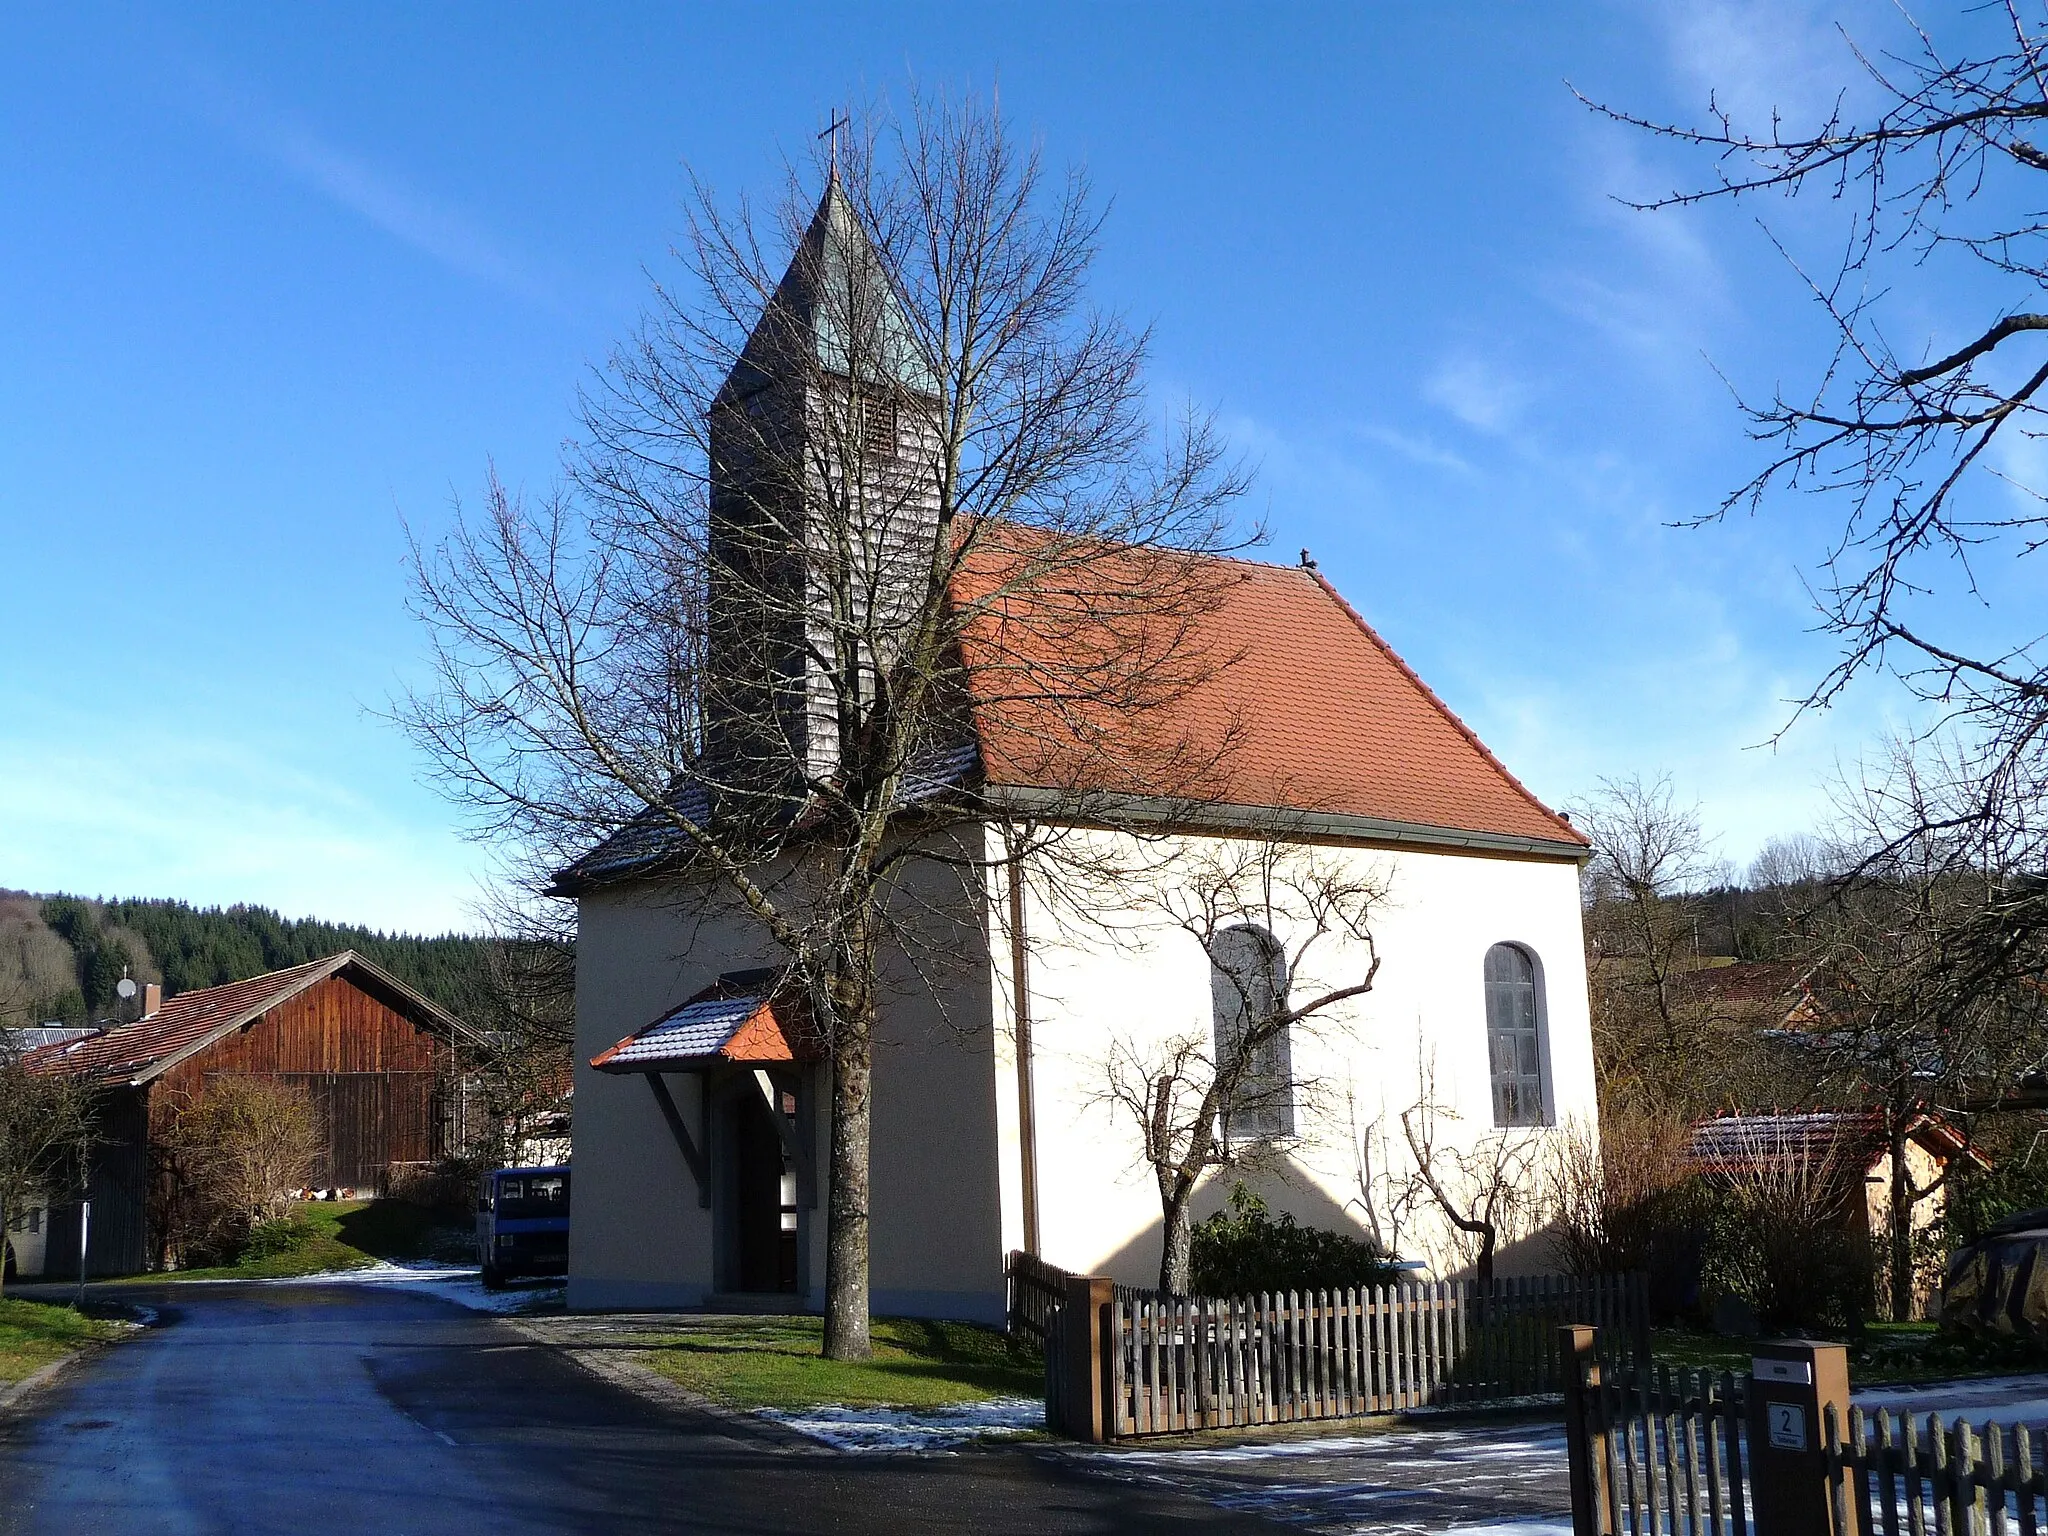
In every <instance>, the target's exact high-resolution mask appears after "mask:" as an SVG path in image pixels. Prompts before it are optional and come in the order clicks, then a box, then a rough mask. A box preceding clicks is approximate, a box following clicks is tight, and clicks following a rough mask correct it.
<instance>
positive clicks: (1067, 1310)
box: [1060, 1275, 1121, 1445]
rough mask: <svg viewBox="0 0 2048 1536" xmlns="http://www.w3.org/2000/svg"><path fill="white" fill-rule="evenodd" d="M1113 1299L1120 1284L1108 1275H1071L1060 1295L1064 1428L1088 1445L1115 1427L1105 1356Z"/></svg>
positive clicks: (1099, 1441) (1108, 1435)
mask: <svg viewBox="0 0 2048 1536" xmlns="http://www.w3.org/2000/svg"><path fill="white" fill-rule="evenodd" d="M1115 1299H1116V1282H1115V1281H1114V1280H1112V1279H1110V1278H1109V1277H1108V1276H1107V1275H1069V1276H1068V1277H1067V1282H1066V1294H1065V1295H1064V1296H1063V1297H1062V1298H1061V1307H1060V1311H1061V1317H1060V1348H1061V1350H1063V1351H1064V1352H1065V1358H1064V1359H1063V1360H1062V1361H1061V1362H1060V1364H1061V1367H1062V1369H1061V1373H1060V1375H1061V1382H1060V1386H1061V1391H1062V1393H1063V1395H1064V1397H1065V1401H1063V1402H1062V1403H1061V1404H1060V1427H1061V1428H1062V1429H1063V1430H1065V1431H1066V1432H1067V1434H1069V1435H1071V1436H1073V1438H1074V1439H1076V1440H1083V1441H1086V1442H1087V1443H1088V1444H1090V1445H1100V1444H1101V1443H1102V1442H1103V1441H1105V1440H1107V1439H1108V1438H1110V1435H1111V1433H1112V1432H1113V1431H1114V1429H1115V1427H1116V1425H1115V1419H1114V1417H1113V1416H1112V1414H1111V1412H1110V1405H1109V1370H1108V1366H1107V1364H1106V1362H1105V1361H1104V1359H1103V1352H1104V1348H1105V1345H1106V1344H1108V1342H1109V1341H1107V1340H1106V1338H1105V1336H1106V1335H1107V1334H1108V1332H1109V1330H1110V1326H1111V1318H1110V1303H1111V1302H1113V1301H1114V1300H1115ZM1117 1343H1118V1344H1120V1343H1121V1341H1117ZM1110 1347H1116V1346H1115V1345H1111V1346H1110Z"/></svg>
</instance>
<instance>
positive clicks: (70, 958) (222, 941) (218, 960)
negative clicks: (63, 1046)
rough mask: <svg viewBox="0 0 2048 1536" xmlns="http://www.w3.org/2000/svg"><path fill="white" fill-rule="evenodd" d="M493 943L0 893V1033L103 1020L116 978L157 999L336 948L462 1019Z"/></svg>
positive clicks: (174, 904) (177, 907)
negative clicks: (159, 989) (159, 988)
mask: <svg viewBox="0 0 2048 1536" xmlns="http://www.w3.org/2000/svg"><path fill="white" fill-rule="evenodd" d="M493 942H494V941H492V940H490V939H487V938H483V937H478V936H473V935H467V934H443V935H440V936H438V937H432V938H429V937H423V936H418V935H414V934H405V933H385V932H382V931H381V930H379V929H374V928H364V927H358V926H355V925H352V924H347V923H329V922H322V921H320V920H319V919H316V918H286V917H283V916H280V915H279V914H278V913H276V912H273V911H272V910H270V909H269V908H268V907H251V906H232V907H195V906H191V905H189V904H188V903H186V902H182V901H165V900H157V901H145V900H139V899H130V900H125V901H106V900H99V899H94V898H87V897H81V896H66V895H47V896H42V895H32V894H29V893H27V892H20V891H0V1025H10V1024H42V1023H51V1022H63V1023H85V1022H88V1021H97V1020H100V1019H104V1018H108V1017H111V1016H113V1015H114V1014H115V1012H116V1009H117V1005H118V998H117V994H116V992H115V988H116V986H117V985H118V983H119V982H120V980H121V978H122V976H123V975H127V976H131V977H133V978H135V979H136V980H137V981H158V982H161V983H163V988H164V994H165V996H167V997H168V996H174V995H175V994H177V993H180V992H190V991H193V990H194V989H196V988H200V987H212V986H218V985H220V984H221V983H223V982H229V981H241V980H244V979H246V978H248V977H250V976H260V975H262V974H263V973H264V972H266V971H275V970H282V969H283V968H285V967H286V966H292V965H301V964H304V963H305V962H307V961H309V960H319V959H323V958H324V957H326V956H328V955H331V954H335V953H336V952H338V951H340V950H344V949H353V950H356V951H358V952H359V953H361V954H363V955H365V956H367V957H368V958H369V959H370V960H372V961H374V962H375V963H376V964H378V965H380V966H382V967H383V968H384V969H385V970H387V971H389V972H391V974H392V975H394V976H396V977H398V978H399V979H400V980H402V981H405V982H407V983H409V984H410V985H412V986H414V987H416V988H418V989H419V990H420V991H421V992H422V993H424V994H425V995H426V996H428V997H430V998H432V999H433V1000H434V1001H435V1002H437V1003H439V1004H441V1005H442V1006H443V1007H444V1008H447V1009H448V1010H449V1011H451V1012H452V1013H454V1014H456V1015H457V1017H462V1018H472V1017H476V1016H478V1015H479V1014H481V1013H482V1012H484V1011H486V1010H485V1007H484V1004H485V999H486V992H487V989H488V985H489V978H490V972H489V966H490V956H491V951H492V945H493Z"/></svg>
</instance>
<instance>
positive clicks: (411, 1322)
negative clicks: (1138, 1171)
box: [0, 1284, 1275, 1536]
mask: <svg viewBox="0 0 2048 1536" xmlns="http://www.w3.org/2000/svg"><path fill="white" fill-rule="evenodd" d="M123 1295H124V1296H125V1297H127V1298H128V1299H130V1300H134V1301H138V1302H143V1303H146V1304H148V1305H151V1306H154V1307H156V1308H158V1309H159V1311H160V1314H161V1317H162V1321H163V1326H161V1327H159V1328H157V1329H154V1330H152V1331H151V1332H150V1333H149V1334H147V1335H146V1336H144V1337H142V1338H139V1339H137V1340H135V1341H133V1342H131V1343H127V1344H123V1345H121V1346H119V1347H118V1348H115V1349H111V1350H108V1351H106V1352H104V1353H103V1354H101V1355H99V1356H98V1357H97V1358H95V1359H93V1360H91V1361H90V1362H88V1363H87V1364H85V1365H83V1366H82V1367H80V1368H78V1369H76V1370H74V1371H72V1372H71V1373H69V1374H68V1375H67V1376H65V1377H63V1378H60V1380H59V1382H58V1384H57V1385H55V1386H54V1387H52V1388H51V1389H50V1390H48V1391H46V1392H44V1393H42V1394H39V1395H38V1396H36V1397H34V1398H32V1399H30V1402H29V1404H28V1406H27V1410H26V1411H25V1412H21V1413H18V1414H17V1415H16V1416H15V1417H14V1418H13V1419H12V1420H11V1421H9V1422H5V1423H0V1532H6V1533H10V1536H12V1533H20V1536H28V1533H31V1532H35V1533H44V1532H52V1531H62V1532H67V1533H71V1532H108V1533H120V1536H131V1533H157V1532H166V1533H178V1536H185V1533H207V1536H211V1533H216V1532H219V1533H229V1532H232V1533H235V1536H269V1533H277V1536H322V1533H328V1532H334V1533H345V1536H384V1533H407V1536H448V1533H453V1532H461V1531H488V1532H491V1533H492V1536H520V1533H527V1532H532V1533H541V1532H548V1533H556V1532H592V1533H597V1532H604V1533H612V1532H616V1531H620V1530H634V1531H660V1532H665V1531H731V1532H746V1533H749V1536H753V1533H761V1536H770V1533H780V1532H811V1531H819V1532H845V1533H866V1532H874V1533H883V1532H923V1531H974V1532H977V1533H979V1532H991V1533H1009V1532H1015V1533H1018V1536H1024V1533H1038V1532H1112V1531H1118V1532H1122V1531H1162V1532H1179V1531H1186V1532H1190V1533H1194V1532H1201V1533H1210V1532H1219V1533H1222V1532H1228V1533H1236V1532H1254V1531H1256V1532H1268V1533H1270V1532H1271V1531H1273V1530H1274V1529H1275V1527H1274V1526H1272V1525H1270V1524H1268V1523H1266V1522H1265V1521H1263V1520H1259V1519H1257V1518H1255V1517H1253V1516H1251V1515H1248V1514H1244V1513H1239V1512H1233V1511H1229V1510H1223V1509H1218V1508H1216V1507H1215V1506H1213V1505H1211V1504H1208V1503H1206V1502H1204V1501H1202V1500H1200V1499H1195V1498H1188V1497H1186V1496H1184V1495H1182V1494H1180V1493H1178V1492H1175V1491H1173V1490H1171V1489H1170V1488H1167V1487H1161V1486H1158V1485H1154V1484H1146V1483H1134V1482H1125V1481H1122V1480H1112V1479H1104V1478H1098V1477H1089V1476H1086V1475H1085V1474H1082V1473H1080V1472H1079V1471H1077V1470H1076V1469H1073V1468H1071V1467H1068V1466H1065V1465H1063V1464H1060V1463H1059V1462H1057V1461H1055V1460H1052V1459H1050V1458H1046V1457H1043V1456H1035V1455H1031V1454H1029V1453H1026V1452H1023V1451H1019V1450H1003V1449H995V1450H976V1451H967V1452H963V1453H960V1454H956V1455H944V1456H930V1457H921V1458H914V1459H913V1458H905V1457H891V1456H879V1457H860V1456H848V1455H844V1454H840V1453H838V1452H834V1451H831V1450H828V1449H825V1448H822V1447H812V1446H810V1445H808V1444H805V1443H802V1442H800V1441H797V1440H796V1439H795V1438H794V1437H791V1436H789V1435H787V1434H785V1433H782V1432H778V1431H775V1430H773V1429H771V1428H767V1427H762V1428H759V1429H756V1428H754V1427H752V1426H750V1425H748V1424H746V1423H735V1422H732V1421H728V1420H724V1419H719V1418H713V1417H710V1416H707V1415H702V1414H696V1413H692V1412H690V1411H688V1410H679V1409H675V1408H662V1407H658V1406H654V1405H651V1404H649V1403H647V1402H646V1401H644V1400H642V1399H640V1398H637V1397H634V1396H632V1395H630V1394H628V1393H627V1392H625V1391H623V1390H622V1389H620V1388H618V1387H615V1386H612V1385H610V1384H609V1383H607V1382H605V1381H603V1380H601V1379H599V1378H598V1377H596V1376H593V1375H591V1374H590V1373H589V1372H587V1371H584V1370H583V1369H581V1368H580V1367H578V1366H576V1365H574V1364H572V1363H571V1362H569V1361H568V1360H566V1359H565V1358H563V1356H562V1355H561V1354H560V1353H558V1352H557V1351H555V1350H552V1349H549V1348H546V1347H544V1346H541V1345H537V1344H535V1343H533V1342H532V1341H531V1340H530V1339H528V1338H527V1337H525V1336H524V1335H522V1334H520V1333H518V1332H515V1331H514V1330H513V1329H512V1328H510V1327H508V1326H506V1325H505V1324H504V1323H502V1322H499V1321H497V1320H496V1319H494V1318H492V1317H489V1316H487V1315H482V1314H477V1313H471V1312H466V1311H464V1310H462V1309H461V1308H459V1307H456V1306H454V1305H453V1304H451V1303H449V1302H446V1301H442V1300H438V1299H435V1298H434V1297H431V1296H426V1295H419V1294H414V1293H410V1292H406V1291H402V1290H396V1289H390V1288H386V1287H377V1286H343V1285H305V1286H280V1285H275V1284H270V1285H261V1286H206V1287H203V1288H202V1287H190V1288H185V1289H179V1288H176V1287H165V1288H163V1289H161V1290H155V1291H151V1290H140V1289H132V1288H128V1287H123Z"/></svg>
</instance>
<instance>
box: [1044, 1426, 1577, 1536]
mask: <svg viewBox="0 0 2048 1536" xmlns="http://www.w3.org/2000/svg"><path fill="white" fill-rule="evenodd" d="M1066 1454H1067V1455H1068V1456H1069V1457H1070V1458H1072V1459H1073V1460H1076V1461H1078V1462H1080V1464H1082V1465H1084V1466H1086V1467H1087V1468H1088V1469H1089V1470H1091V1471H1094V1472H1098V1473H1102V1474H1105V1475H1107V1476H1110V1477H1118V1478H1123V1479H1127V1480H1131V1481H1137V1482H1149V1483H1154V1484H1157V1485H1158V1486H1161V1487H1171V1488H1175V1489H1178V1490H1179V1491H1181V1492H1183V1493H1191V1494H1194V1495H1195V1496H1196V1497H1198V1498H1202V1499H1206V1500H1208V1501H1209V1502H1210V1503H1212V1504H1214V1505H1216V1506H1218V1507H1219V1508H1222V1509H1228V1510H1233V1511H1237V1512H1240V1513H1244V1514H1256V1515H1263V1516H1265V1517H1266V1518H1268V1519H1272V1520H1278V1521H1280V1522H1282V1523H1283V1524H1288V1525H1294V1526H1297V1527H1299V1528H1302V1529H1305V1530H1309V1531H1316V1532H1327V1533H1332V1536H1334V1533H1339V1532H1341V1533H1345V1536H1367V1533H1371V1536H1421V1533H1427V1536H1447V1533H1456V1536H1562V1533H1567V1532H1569V1531H1570V1529H1571V1521H1570V1518H1569V1516H1568V1515H1567V1514H1566V1510H1568V1508H1569V1507H1570V1494H1569V1490H1568V1487H1567V1479H1566V1475H1565V1448H1564V1431H1563V1427H1562V1426H1552V1425H1547V1424H1541V1423H1535V1424H1532V1423H1528V1422H1526V1421H1524V1422H1520V1423H1515V1422H1508V1423H1501V1422H1493V1423H1471V1424H1464V1425H1459V1426H1457V1427H1450V1426H1445V1427H1442V1428H1430V1429H1423V1430H1391V1431H1379V1432H1371V1433H1363V1434H1359V1433H1354V1434H1333V1435H1317V1436H1314V1437H1312V1438H1302V1439H1285V1440H1262V1441H1251V1442H1239V1443H1236V1444H1224V1445H1213V1446H1195V1447H1175V1448H1171V1449H1158V1450H1135V1449H1133V1450H1124V1449H1116V1450H1108V1449H1105V1450H1100V1451H1096V1450H1088V1451H1069V1452H1067V1453H1066Z"/></svg>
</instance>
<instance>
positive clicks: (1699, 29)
mask: <svg viewBox="0 0 2048 1536" xmlns="http://www.w3.org/2000/svg"><path fill="white" fill-rule="evenodd" d="M1835 9H1837V10H1839V7H1836V8H1835ZM1663 14H1664V16H1665V19H1666V22H1667V26H1668V36H1669V40H1670V49H1671V57H1672V61H1673V63H1674V64H1676V65H1677V67H1678V69H1679V71H1680V73H1681V74H1682V75H1683V76H1684V77H1685V79H1686V81H1687V82H1688V83H1689V84H1690V85H1691V86H1693V87H1694V88H1695V89H1696V90H1697V91H1699V92H1700V94H1701V95H1702V96H1703V97H1704V96H1705V95H1706V94H1707V93H1708V92H1712V93H1713V96H1714V98H1715V100H1716V101H1717V102H1718V103H1719V105H1720V107H1721V109H1722V110H1723V111H1725V112H1727V113H1728V114H1729V115H1730V116H1731V117H1733V118H1734V119H1735V123H1736V126H1737V127H1738V128H1741V129H1744V130H1746V131H1749V132H1768V131H1769V128H1770V124H1771V118H1772V115H1773V114H1774V113H1775V114H1777V115H1779V116H1781V117H1782V118H1784V119H1785V121H1786V125H1787V130H1788V131H1797V130H1798V129H1799V128H1800V127H1802V126H1804V127H1814V126H1818V124H1819V122H1820V121H1821V120H1822V119H1824V118H1825V117H1826V116H1827V114H1828V113H1829V111H1831V110H1832V109H1833V107H1834V104H1835V99H1836V96H1837V94H1838V93H1839V92H1840V91H1842V89H1843V88H1844V86H1845V84H1846V85H1847V86H1849V87H1850V89H1851V90H1852V91H1853V90H1854V89H1855V88H1856V86H1857V84H1858V80H1859V78H1860V72H1859V71H1857V70H1856V69H1855V65H1854V60H1853V58H1852V56H1851V54H1850V52H1849V47H1848V44H1847V43H1846V42H1845V40H1844V38H1843V35H1842V32H1843V29H1842V27H1840V26H1838V25H1837V24H1836V22H1835V21H1833V20H1831V19H1829V18H1827V17H1824V16H1822V15H1821V14H1820V8H1819V7H1818V6H1815V5H1811V4H1801V3H1798V0H1692V3H1689V4H1684V5H1674V6H1672V7H1670V8H1669V9H1668V10H1666V11H1665V12H1664V13H1663ZM1876 19H1877V18H1876V16H1873V17H1872V21H1873V22H1875V21H1876ZM1894 24H1895V22H1894ZM1850 30H1851V31H1855V30H1857V29H1856V28H1854V27H1853V26H1852V27H1851V28H1850ZM1860 40H1861V41H1862V42H1864V43H1865V44H1866V45H1868V44H1869V43H1870V42H1871V41H1872V40H1871V39H1870V38H1863V39H1860Z"/></svg>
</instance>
